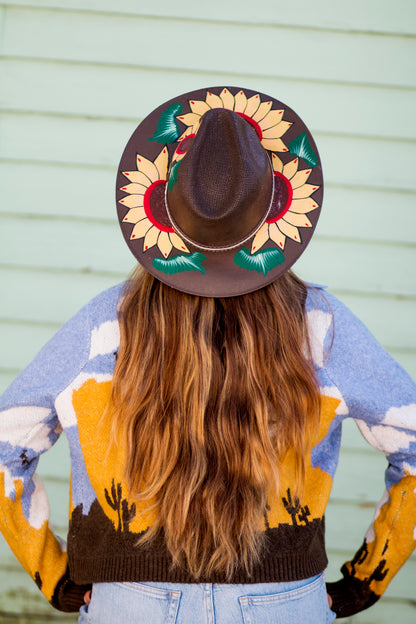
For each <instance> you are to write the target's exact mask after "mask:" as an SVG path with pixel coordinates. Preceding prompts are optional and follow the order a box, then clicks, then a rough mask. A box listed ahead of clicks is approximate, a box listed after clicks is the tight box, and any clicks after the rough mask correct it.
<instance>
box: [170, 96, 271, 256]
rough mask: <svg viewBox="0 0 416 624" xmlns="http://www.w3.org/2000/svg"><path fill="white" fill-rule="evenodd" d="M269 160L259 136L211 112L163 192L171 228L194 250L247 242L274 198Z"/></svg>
mask: <svg viewBox="0 0 416 624" xmlns="http://www.w3.org/2000/svg"><path fill="white" fill-rule="evenodd" d="M272 188H273V184H272V169H271V163H270V159H269V158H268V156H267V154H266V152H265V150H264V149H263V147H262V146H261V143H260V141H259V138H258V135H257V132H256V131H255V129H254V128H253V126H251V125H250V124H248V123H247V122H246V121H245V120H244V119H242V118H241V117H240V116H239V115H237V114H236V113H234V112H232V111H229V110H227V109H222V108H216V109H212V110H209V111H208V112H206V113H205V115H204V116H203V118H202V121H201V125H200V128H199V130H198V134H197V135H196V137H195V140H194V141H193V143H192V146H191V147H190V148H189V150H188V152H187V153H186V155H185V156H184V158H183V160H182V162H181V166H180V167H179V168H178V172H177V178H176V183H175V184H174V185H173V186H172V189H171V190H168V192H167V206H168V212H169V215H170V217H171V221H172V225H173V227H174V228H175V230H176V231H177V232H178V233H179V234H180V235H181V236H182V237H183V238H184V239H185V240H186V241H187V242H189V243H191V244H193V246H194V247H198V248H201V249H205V248H208V250H209V249H211V250H213V249H217V250H221V249H223V248H227V247H235V246H238V245H240V244H241V243H242V242H244V241H246V240H248V239H249V238H251V237H252V236H253V234H254V233H255V232H256V231H257V230H258V229H259V227H260V226H261V225H262V224H263V223H264V221H265V219H266V216H267V214H268V212H269V209H270V205H271V196H272Z"/></svg>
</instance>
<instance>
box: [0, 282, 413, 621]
mask: <svg viewBox="0 0 416 624" xmlns="http://www.w3.org/2000/svg"><path fill="white" fill-rule="evenodd" d="M120 291H121V286H117V287H114V288H112V289H110V290H108V291H106V292H104V293H102V294H101V295H99V296H98V297H96V298H95V299H93V300H92V301H91V302H90V303H89V304H87V305H86V306H85V307H84V308H83V309H82V310H81V311H80V312H78V314H76V315H75V316H74V317H73V318H72V319H71V320H70V321H68V322H67V323H66V324H65V325H64V326H63V327H62V329H61V330H60V331H58V333H57V334H56V335H55V337H54V338H52V340H51V341H50V342H49V343H48V344H47V345H46V346H45V347H44V348H43V349H42V351H41V352H40V353H39V354H38V356H37V357H36V358H35V360H34V361H33V362H32V363H31V364H30V365H29V366H28V367H27V369H26V370H25V371H23V372H22V373H21V375H20V376H19V377H18V378H17V379H16V380H15V381H14V383H13V384H12V385H11V386H10V387H9V388H8V390H7V391H6V393H5V394H4V395H3V397H2V400H1V403H0V410H1V411H0V529H1V530H2V532H3V534H4V536H5V538H6V540H7V542H8V543H9V545H10V547H11V549H12V550H13V552H14V553H15V555H16V557H17V558H18V559H19V561H20V562H21V564H22V565H23V566H24V567H25V568H26V570H27V571H28V573H29V574H30V575H31V576H32V577H33V579H34V580H35V581H36V583H37V584H38V586H39V587H40V589H41V590H42V592H43V593H44V594H45V596H46V598H47V599H48V600H49V601H50V602H51V603H52V605H54V606H55V607H56V608H57V609H60V610H62V611H75V610H77V609H78V608H79V607H80V606H81V604H82V603H83V595H84V592H85V591H86V590H87V589H89V588H90V586H91V583H95V582H111V581H159V582H162V581H163V582H166V581H172V582H185V583H186V582H192V577H191V576H190V574H189V572H188V571H187V570H186V568H179V569H178V568H173V567H172V566H171V560H170V556H169V553H168V551H167V549H166V547H165V544H164V540H163V536H161V537H160V539H158V541H157V542H155V543H154V544H153V545H152V548H151V549H149V548H147V549H144V548H142V547H139V546H137V541H138V537H139V536H140V534H142V532H143V531H145V530H146V528H147V527H148V526H150V524H151V523H152V521H153V520H152V514H151V513H149V512H148V511H147V510H146V509H145V508H140V506H139V505H137V504H135V503H134V502H133V501H132V500H130V499H129V498H128V496H127V487H126V484H125V482H124V481H123V476H122V466H123V447H122V445H118V448H117V449H116V448H114V447H112V448H110V449H108V440H109V431H110V422H109V420H108V419H107V420H106V419H104V418H103V410H104V407H105V405H106V403H107V401H108V398H109V393H110V387H111V379H112V373H113V369H114V364H115V359H116V356H117V350H118V346H119V326H118V321H117V310H116V308H117V302H118V299H119V296H120ZM306 309H307V322H308V331H309V336H310V343H311V349H312V356H313V363H314V366H315V370H316V375H317V379H318V381H319V385H320V392H321V396H322V408H321V418H320V426H319V430H318V431H317V432H316V438H315V439H314V440H313V447H312V450H311V453H310V455H309V456H308V458H307V468H306V481H305V488H304V495H303V498H302V499H301V500H299V499H298V498H297V497H296V496H295V495H294V493H293V491H292V478H291V475H292V474H293V466H294V463H293V456H292V455H291V453H290V452H289V453H288V454H287V456H286V458H285V460H284V462H283V465H282V467H281V469H280V479H281V490H280V491H279V493H276V494H275V495H271V496H270V498H269V501H268V506H267V511H266V513H265V520H264V527H263V530H264V531H265V532H266V533H267V540H266V543H267V547H266V549H265V552H264V556H263V558H262V561H261V563H259V564H258V565H256V566H255V568H254V571H253V574H252V576H250V577H248V576H247V575H246V573H245V572H244V570H242V569H240V570H238V569H237V570H236V571H235V574H234V577H233V578H232V579H231V580H232V582H234V583H253V582H278V581H291V580H296V579H301V578H306V577H309V576H313V575H315V574H318V573H320V572H321V571H323V570H324V569H325V567H326V565H327V558H326V554H325V543H324V513H325V508H326V505H327V502H328V498H329V495H330V491H331V486H332V480H333V476H334V473H335V469H336V466H337V462H338V455H339V448H340V442H341V427H342V422H343V421H344V419H346V418H354V419H355V421H356V423H357V425H358V427H359V429H360V431H361V433H362V434H363V436H364V437H365V439H366V440H367V441H368V442H369V443H370V444H371V445H372V446H373V447H375V448H376V449H378V450H380V451H382V452H384V453H385V455H386V457H387V462H388V464H387V470H386V473H385V482H386V492H385V494H384V496H383V498H382V499H381V501H380V503H379V505H378V506H377V508H376V512H375V516H374V521H373V522H372V524H371V526H370V528H369V530H368V532H367V534H366V536H365V539H364V542H363V544H362V546H361V547H360V548H359V549H358V551H357V554H356V555H355V556H354V557H353V558H352V560H351V561H349V562H347V563H345V564H344V566H343V567H342V573H343V579H342V580H341V581H338V582H337V583H330V584H328V591H329V592H330V593H331V595H332V598H333V607H332V608H333V609H334V610H335V612H336V613H337V616H338V617H345V616H348V615H351V614H353V613H355V612H358V611H360V610H362V609H365V608H366V607H368V606H370V605H371V604H373V603H374V602H375V601H376V600H377V599H378V598H379V597H380V596H381V595H382V593H383V592H384V590H385V588H386V586H387V585H388V583H389V582H390V580H391V579H392V577H393V576H394V574H395V573H396V572H397V571H398V569H399V568H400V567H401V566H402V565H403V563H404V562H405V560H406V559H407V558H408V557H409V555H410V554H411V552H412V550H413V548H414V547H415V545H416V541H415V539H416V529H415V525H416V496H415V491H416V387H415V385H414V383H413V382H412V381H411V379H410V378H409V377H408V375H407V374H406V373H405V372H404V371H403V369H402V368H401V367H400V366H399V365H398V364H397V363H396V362H395V361H394V360H393V359H392V358H391V357H390V356H389V355H388V354H387V353H386V352H385V351H384V350H383V349H382V347H381V346H380V345H379V344H378V343H377V341H376V340H375V339H374V337H373V336H372V335H371V334H370V333H369V332H368V330H367V329H366V328H365V327H364V326H363V324H362V323H361V322H360V321H359V320H358V319H357V318H356V317H355V316H354V315H353V314H352V313H351V312H350V311H349V310H348V309H347V308H346V307H345V306H344V305H343V304H341V303H340V302H339V301H338V300H337V299H336V298H335V297H333V296H331V295H330V294H328V293H326V294H325V295H323V294H322V292H321V291H320V290H319V289H318V290H317V289H309V291H308V298H307V304H306ZM143 331H145V328H144V329H143ZM63 431H64V432H65V434H66V437H67V439H68V442H69V447H70V453H71V462H72V474H71V493H70V511H69V532H68V540H67V545H65V544H63V543H62V542H61V541H60V540H59V539H57V538H56V536H55V535H54V534H53V532H52V530H51V528H50V525H49V522H48V501H47V498H46V493H45V490H44V487H43V485H42V483H41V481H40V479H39V477H38V476H37V474H36V472H35V470H36V467H37V464H38V458H39V455H40V454H41V453H43V452H44V451H47V450H48V449H49V448H50V447H51V446H52V445H53V444H54V442H55V441H56V440H57V439H58V437H59V435H60V434H61V433H62V432H63ZM152 513H154V512H152ZM357 546H358V545H357ZM199 580H200V581H201V582H224V579H223V578H222V577H221V576H220V575H214V574H213V575H206V576H205V577H203V578H201V579H199Z"/></svg>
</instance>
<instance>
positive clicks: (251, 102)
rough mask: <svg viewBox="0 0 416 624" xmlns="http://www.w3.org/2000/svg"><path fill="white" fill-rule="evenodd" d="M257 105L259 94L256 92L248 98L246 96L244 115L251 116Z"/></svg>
mask: <svg viewBox="0 0 416 624" xmlns="http://www.w3.org/2000/svg"><path fill="white" fill-rule="evenodd" d="M259 106H260V96H259V94H258V93H257V94H256V95H252V96H251V97H250V98H248V100H247V106H246V109H245V111H244V115H248V117H253V115H254V113H255V112H256V110H257V109H258V107H259Z"/></svg>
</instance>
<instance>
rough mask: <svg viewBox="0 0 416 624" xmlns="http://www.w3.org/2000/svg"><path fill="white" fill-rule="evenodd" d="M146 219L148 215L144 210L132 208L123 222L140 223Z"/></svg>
mask: <svg viewBox="0 0 416 624" xmlns="http://www.w3.org/2000/svg"><path fill="white" fill-rule="evenodd" d="M145 217H146V213H145V211H144V208H132V209H131V210H129V211H128V213H127V214H126V216H125V217H124V219H123V221H126V222H127V223H138V222H139V221H141V220H142V219H144V218H145Z"/></svg>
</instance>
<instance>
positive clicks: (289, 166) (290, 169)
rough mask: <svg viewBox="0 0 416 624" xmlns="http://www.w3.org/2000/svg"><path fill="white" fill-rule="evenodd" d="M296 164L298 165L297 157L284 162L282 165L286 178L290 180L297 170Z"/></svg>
mask: <svg viewBox="0 0 416 624" xmlns="http://www.w3.org/2000/svg"><path fill="white" fill-rule="evenodd" d="M298 166H299V158H295V159H294V160H291V161H290V162H288V163H286V165H285V166H284V167H283V175H284V176H286V177H287V179H288V180H290V179H291V178H292V177H293V176H294V175H295V173H296V171H297V170H298Z"/></svg>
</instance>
